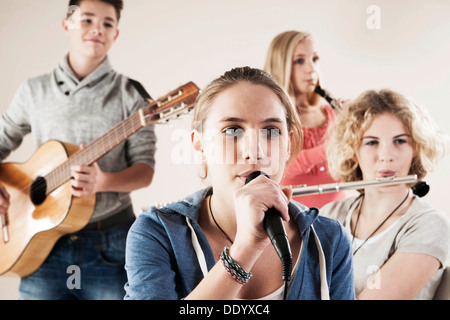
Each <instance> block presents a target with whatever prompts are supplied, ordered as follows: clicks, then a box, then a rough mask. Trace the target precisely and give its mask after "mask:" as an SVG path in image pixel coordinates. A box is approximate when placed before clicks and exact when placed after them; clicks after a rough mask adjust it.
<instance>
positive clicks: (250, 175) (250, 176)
mask: <svg viewBox="0 0 450 320" xmlns="http://www.w3.org/2000/svg"><path fill="white" fill-rule="evenodd" d="M260 175H263V176H266V177H267V178H269V176H268V175H267V174H265V173H264V172H262V171H253V172H252V173H250V174H249V175H248V176H247V179H245V184H247V183H249V182H250V181H252V180H253V179H255V178H257V177H259V176H260Z"/></svg>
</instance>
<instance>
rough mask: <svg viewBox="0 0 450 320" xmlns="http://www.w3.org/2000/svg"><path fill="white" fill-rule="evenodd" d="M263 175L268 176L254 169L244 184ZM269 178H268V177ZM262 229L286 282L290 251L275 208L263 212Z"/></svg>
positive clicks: (289, 264)
mask: <svg viewBox="0 0 450 320" xmlns="http://www.w3.org/2000/svg"><path fill="white" fill-rule="evenodd" d="M260 175H264V176H266V177H267V178H269V176H268V175H267V174H265V173H264V172H262V171H254V172H252V173H250V174H249V175H248V176H247V179H246V180H245V184H247V183H249V182H250V181H252V180H253V179H255V178H256V177H258V176H260ZM269 179H270V178H269ZM264 229H265V230H266V232H267V235H268V236H269V239H270V241H271V242H272V245H273V246H274V248H275V251H276V252H277V254H278V256H279V257H280V260H281V269H282V272H283V281H285V282H286V283H287V282H288V281H289V280H291V272H292V253H291V247H290V245H289V239H288V237H287V234H286V229H285V228H284V224H283V219H282V218H281V215H280V213H279V212H278V211H277V210H276V209H275V208H273V207H272V208H270V209H269V210H267V211H266V212H265V216H264Z"/></svg>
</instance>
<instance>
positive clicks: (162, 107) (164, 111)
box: [139, 82, 200, 126]
mask: <svg viewBox="0 0 450 320" xmlns="http://www.w3.org/2000/svg"><path fill="white" fill-rule="evenodd" d="M199 92H200V89H199V88H198V87H197V86H196V85H195V84H194V83H193V82H188V83H186V84H184V85H182V86H181V87H179V88H177V89H175V90H173V91H171V92H169V93H168V94H166V95H165V96H163V97H161V98H159V99H158V100H156V101H149V102H150V104H149V105H148V106H146V107H145V108H142V109H141V110H140V111H139V113H140V119H141V123H142V125H143V126H147V125H149V124H152V123H167V122H168V121H169V120H171V119H173V118H177V117H179V116H181V115H183V114H187V113H189V112H190V111H191V110H192V109H193V108H194V104H195V100H196V99H197V96H198V94H199Z"/></svg>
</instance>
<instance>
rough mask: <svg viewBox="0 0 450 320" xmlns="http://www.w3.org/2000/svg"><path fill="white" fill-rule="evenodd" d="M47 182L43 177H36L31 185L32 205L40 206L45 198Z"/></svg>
mask: <svg viewBox="0 0 450 320" xmlns="http://www.w3.org/2000/svg"><path fill="white" fill-rule="evenodd" d="M46 191H47V181H45V179H44V178H43V177H37V178H36V179H35V180H34V181H33V183H32V184H31V189H30V198H31V202H33V204H34V205H36V206H37V205H40V204H41V203H42V202H44V201H45V199H46V198H47V194H46Z"/></svg>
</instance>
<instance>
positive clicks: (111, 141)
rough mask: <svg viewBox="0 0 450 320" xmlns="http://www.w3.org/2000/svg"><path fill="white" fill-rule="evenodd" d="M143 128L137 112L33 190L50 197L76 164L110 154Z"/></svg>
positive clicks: (47, 176)
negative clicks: (43, 192) (128, 137)
mask: <svg viewBox="0 0 450 320" xmlns="http://www.w3.org/2000/svg"><path fill="white" fill-rule="evenodd" d="M151 123H154V121H151V122H150V123H149V124H151ZM142 127H143V126H142V124H141V119H140V115H139V113H138V112H136V113H134V114H133V115H131V116H130V117H128V118H127V119H125V120H124V121H123V122H121V123H119V124H117V125H116V126H115V127H113V128H112V129H111V130H109V131H108V132H106V133H105V134H104V135H102V136H101V137H99V138H98V139H97V140H95V141H94V142H92V143H91V144H90V145H88V146H87V147H86V148H85V149H80V150H79V151H77V152H76V153H74V154H73V155H71V156H70V157H69V158H67V160H65V161H64V162H63V163H61V164H60V165H58V166H57V167H55V168H53V169H52V170H51V171H50V172H48V173H47V174H45V175H44V176H42V177H43V178H44V180H39V181H37V182H36V183H35V184H34V185H33V188H34V189H35V190H37V191H39V192H42V191H43V189H44V188H45V189H46V190H47V192H46V195H48V194H49V193H51V192H52V191H54V190H56V189H57V188H59V187H60V186H61V185H62V184H64V183H65V182H66V181H67V180H69V179H70V167H71V166H72V165H73V164H74V163H88V162H90V160H89V159H90V158H91V159H93V160H94V161H92V163H93V162H95V159H98V158H100V157H101V155H102V154H104V153H107V152H108V151H107V150H106V149H107V148H108V147H109V150H111V149H112V148H114V147H116V146H118V145H119V144H120V143H122V142H123V141H125V140H126V138H127V137H126V136H130V135H132V134H134V133H135V132H137V131H138V130H139V129H141V128H142ZM119 131H122V134H123V135H125V137H124V136H119V135H120V133H119ZM114 135H115V137H114V138H109V136H114ZM91 149H92V150H91ZM99 150H100V151H99ZM91 151H93V152H92V153H91V156H90V157H89V153H90V152H91ZM84 158H86V159H84ZM89 165H90V164H89ZM36 179H37V177H35V179H34V180H33V182H34V181H35V180H36ZM49 186H50V188H49ZM31 187H32V184H29V185H27V186H25V187H24V188H22V189H20V190H19V191H20V192H22V193H29V192H30V190H31ZM48 191H50V192H48Z"/></svg>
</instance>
